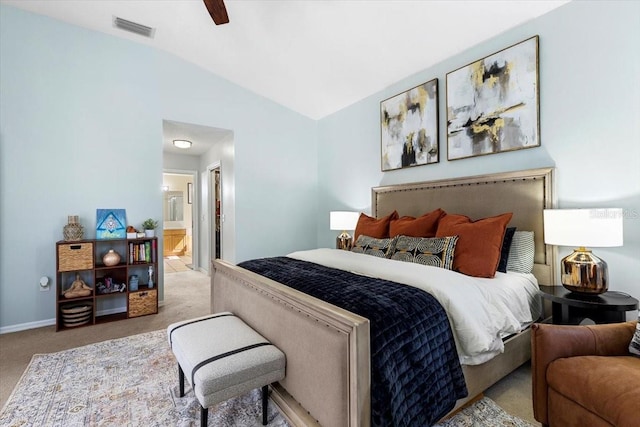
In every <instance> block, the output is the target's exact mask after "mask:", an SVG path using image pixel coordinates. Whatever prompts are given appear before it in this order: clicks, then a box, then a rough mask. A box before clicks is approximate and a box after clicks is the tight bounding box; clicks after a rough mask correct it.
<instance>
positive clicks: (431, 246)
mask: <svg viewBox="0 0 640 427" xmlns="http://www.w3.org/2000/svg"><path fill="white" fill-rule="evenodd" d="M457 242H458V236H449V237H409V236H398V240H396V244H395V248H393V251H392V252H391V257H390V258H391V259H395V260H398V261H406V262H414V263H416V264H424V265H431V266H434V267H440V268H446V269H447V270H451V269H452V268H453V253H454V251H455V249H456V243H457Z"/></svg>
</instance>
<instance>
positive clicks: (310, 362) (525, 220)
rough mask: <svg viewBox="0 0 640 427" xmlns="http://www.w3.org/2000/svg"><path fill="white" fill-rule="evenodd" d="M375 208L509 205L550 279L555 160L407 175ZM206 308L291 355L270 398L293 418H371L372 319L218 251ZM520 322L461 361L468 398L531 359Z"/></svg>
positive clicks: (333, 421)
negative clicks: (548, 234)
mask: <svg viewBox="0 0 640 427" xmlns="http://www.w3.org/2000/svg"><path fill="white" fill-rule="evenodd" d="M371 196H372V214H373V215H374V216H376V217H380V216H384V215H387V214H388V213H391V212H392V211H393V210H394V209H395V210H397V211H398V213H399V214H400V215H401V216H402V215H412V216H420V215H422V214H423V213H425V212H428V211H431V210H433V209H436V208H442V209H444V210H445V211H447V212H450V213H459V214H464V215H467V216H469V217H471V218H473V219H477V218H483V217H487V216H493V215H498V214H501V213H504V212H513V219H512V220H511V222H510V223H509V226H515V227H518V229H519V230H531V231H534V236H535V250H536V253H535V266H534V274H535V276H536V277H537V279H538V281H539V283H540V284H552V283H553V280H552V279H553V277H554V274H555V272H554V266H555V264H556V263H555V262H554V260H555V259H556V254H555V249H554V248H553V247H551V246H547V245H545V244H544V239H543V221H542V217H543V214H542V211H543V209H546V208H551V207H553V206H554V204H555V200H554V196H553V169H552V168H545V169H534V170H526V171H518V172H508V173H500V174H492V175H483V176H474V177H465V178H455V179H447V180H438V181H431V182H421V183H413V184H402V185H392V186H384V187H376V188H373V189H372V191H371ZM212 267H213V269H212V271H213V274H212V276H211V284H212V289H211V309H212V312H218V311H232V312H234V313H236V314H237V315H238V316H240V317H241V318H242V319H243V320H244V321H245V322H246V323H247V324H249V325H250V326H251V327H253V328H254V329H255V330H256V331H258V332H259V333H260V334H262V335H263V336H265V337H266V338H267V339H269V340H270V341H271V342H272V343H273V344H275V345H276V346H278V347H279V348H280V349H281V350H282V351H283V352H284V353H285V355H286V357H287V373H286V377H285V379H284V380H282V381H280V382H279V383H277V384H274V385H273V386H272V395H271V397H272V399H273V401H274V402H275V403H276V405H277V406H278V407H279V409H280V411H281V413H282V414H283V415H284V416H285V418H287V420H288V421H289V422H290V423H291V424H292V425H295V426H313V425H322V426H325V427H334V426H352V427H355V426H363V427H366V426H369V425H370V417H371V409H370V348H369V321H368V320H367V319H366V318H364V317H361V316H358V315H356V314H354V313H351V312H349V311H346V310H343V309H341V308H339V307H336V306H334V305H331V304H328V303H326V302H323V301H321V300H318V299H316V298H314V297H311V296H309V295H307V294H304V293H302V292H299V291H296V290H294V289H291V288H289V287H287V286H284V285H282V284H280V283H278V282H275V281H273V280H270V279H267V278H265V277H263V276H260V275H258V274H255V273H252V272H250V271H248V270H245V269H242V268H239V267H237V266H234V265H232V264H230V263H227V262H225V261H221V260H215V261H213V262H212ZM530 355H531V352H530V334H529V330H526V331H524V332H522V333H520V334H517V335H515V336H512V337H510V338H509V339H507V340H506V341H505V352H504V353H503V354H500V355H498V356H496V357H495V358H493V359H491V360H490V361H488V362H486V363H484V364H482V365H476V366H467V365H465V366H463V372H464V375H465V381H466V383H467V388H468V391H469V395H468V397H467V398H465V399H460V400H459V401H458V402H457V404H456V408H454V410H455V409H457V408H459V407H460V406H462V405H464V404H465V403H467V402H468V401H470V400H472V399H473V398H474V397H476V396H477V395H478V394H480V393H482V392H483V391H484V390H486V389H487V388H488V387H490V386H491V385H493V384H494V383H496V382H497V381H498V380H500V379H501V378H503V377H504V376H506V375H508V374H509V373H510V372H512V371H513V370H514V369H516V368H517V367H519V366H520V365H522V364H523V363H525V362H526V361H527V360H529V358H530Z"/></svg>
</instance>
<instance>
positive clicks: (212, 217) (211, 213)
mask: <svg viewBox="0 0 640 427" xmlns="http://www.w3.org/2000/svg"><path fill="white" fill-rule="evenodd" d="M216 169H218V170H219V174H220V246H221V248H220V258H223V254H222V250H223V249H224V246H222V236H223V234H224V203H222V164H221V162H220V161H219V160H218V161H216V162H213V163H211V164H209V165H207V178H206V179H207V187H208V188H209V191H208V192H207V193H208V197H207V213H208V215H207V216H208V220H209V235H208V236H207V239H208V241H209V259H210V260H212V259H214V256H215V247H214V246H215V224H216V210H215V209H214V208H213V203H214V201H215V189H214V188H213V182H212V179H211V174H212V172H213V171H214V170H216Z"/></svg>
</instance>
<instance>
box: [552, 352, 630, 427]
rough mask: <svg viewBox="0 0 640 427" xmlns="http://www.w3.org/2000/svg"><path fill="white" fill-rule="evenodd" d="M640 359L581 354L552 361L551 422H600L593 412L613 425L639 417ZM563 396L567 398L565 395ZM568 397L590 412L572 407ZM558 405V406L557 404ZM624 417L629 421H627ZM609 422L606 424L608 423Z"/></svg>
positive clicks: (566, 423)
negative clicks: (571, 409) (596, 419)
mask: <svg viewBox="0 0 640 427" xmlns="http://www.w3.org/2000/svg"><path fill="white" fill-rule="evenodd" d="M639 368H640V361H638V360H637V359H636V358H634V357H632V356H578V357H567V358H562V359H557V360H555V361H554V362H553V363H551V364H550V365H549V369H548V370H547V383H548V384H549V390H551V391H552V392H551V393H550V395H549V406H550V412H551V413H553V414H554V418H553V420H554V422H553V423H551V424H552V425H561V426H572V425H583V426H587V425H591V426H593V425H598V424H597V422H596V421H593V420H592V415H597V417H598V418H601V419H602V420H604V421H606V422H607V423H608V424H610V425H614V426H620V427H622V426H626V425H629V422H630V420H634V419H637V416H638V413H637V408H636V404H632V402H640V387H638V384H640V369H639ZM563 398H564V399H563ZM564 400H568V401H569V402H573V403H574V404H577V405H579V406H581V407H582V408H584V409H585V410H586V412H587V413H581V412H579V411H570V410H567V409H566V408H569V407H571V405H570V404H567V402H563V401H564ZM554 405H557V406H558V407H557V408H554ZM625 420H626V423H627V424H625ZM605 425H607V424H605Z"/></svg>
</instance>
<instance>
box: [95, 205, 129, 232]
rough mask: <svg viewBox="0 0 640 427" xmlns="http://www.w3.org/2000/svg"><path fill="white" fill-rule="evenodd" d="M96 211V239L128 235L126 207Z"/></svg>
mask: <svg viewBox="0 0 640 427" xmlns="http://www.w3.org/2000/svg"><path fill="white" fill-rule="evenodd" d="M96 212H97V215H96V239H125V238H126V237H127V217H126V211H125V210H124V209H97V210H96Z"/></svg>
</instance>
